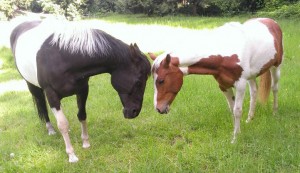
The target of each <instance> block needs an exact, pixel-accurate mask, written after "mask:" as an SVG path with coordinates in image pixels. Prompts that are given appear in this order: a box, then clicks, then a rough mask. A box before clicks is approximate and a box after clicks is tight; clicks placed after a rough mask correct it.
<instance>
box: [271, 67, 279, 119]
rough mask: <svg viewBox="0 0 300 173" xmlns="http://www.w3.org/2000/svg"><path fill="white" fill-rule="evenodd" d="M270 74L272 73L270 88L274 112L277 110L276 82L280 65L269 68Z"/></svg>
mask: <svg viewBox="0 0 300 173" xmlns="http://www.w3.org/2000/svg"><path fill="white" fill-rule="evenodd" d="M270 71H271V75H272V85H271V87H272V90H273V97H274V101H273V113H276V112H277V110H278V96H277V93H278V82H279V79H280V66H279V67H276V68H271V69H270Z"/></svg>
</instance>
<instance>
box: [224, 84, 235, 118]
mask: <svg viewBox="0 0 300 173" xmlns="http://www.w3.org/2000/svg"><path fill="white" fill-rule="evenodd" d="M223 93H224V95H225V97H226V99H227V103H228V106H229V109H230V111H231V113H233V106H234V101H235V97H234V95H233V91H232V88H229V89H227V90H226V91H224V92H223Z"/></svg>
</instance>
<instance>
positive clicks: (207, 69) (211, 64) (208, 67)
mask: <svg viewBox="0 0 300 173" xmlns="http://www.w3.org/2000/svg"><path fill="white" fill-rule="evenodd" d="M220 65H221V63H219V62H217V61H215V60H214V61H210V60H207V59H206V58H203V59H201V60H200V61H198V62H196V63H193V64H192V65H187V66H181V67H180V69H181V70H182V71H183V72H184V74H185V75H188V74H203V75H215V74H217V73H218V71H219V67H220Z"/></svg>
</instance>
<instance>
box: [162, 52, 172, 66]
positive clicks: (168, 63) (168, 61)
mask: <svg viewBox="0 0 300 173" xmlns="http://www.w3.org/2000/svg"><path fill="white" fill-rule="evenodd" d="M170 63H171V56H170V54H167V56H166V59H165V60H164V61H163V65H164V67H165V68H169V65H170Z"/></svg>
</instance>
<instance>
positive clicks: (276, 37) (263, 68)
mask: <svg viewBox="0 0 300 173" xmlns="http://www.w3.org/2000/svg"><path fill="white" fill-rule="evenodd" d="M194 32H195V33H194V34H193V38H186V40H183V42H180V43H179V44H180V46H179V47H178V48H176V49H174V50H173V51H170V52H166V53H163V54H162V55H160V56H158V57H156V56H155V55H154V54H152V53H149V54H150V57H151V58H152V59H153V60H154V62H153V66H152V73H153V77H154V88H155V93H154V105H155V108H156V109H157V111H158V112H159V113H168V112H169V108H170V104H171V103H172V102H173V100H174V99H175V97H176V94H177V93H178V92H179V90H180V88H181V86H182V84H183V76H184V75H189V74H205V75H213V76H214V78H215V79H216V81H217V82H218V83H219V87H220V89H221V90H222V91H223V93H224V95H225V96H226V99H227V102H228V105H229V108H230V110H231V111H232V113H233V116H234V132H233V139H232V142H234V141H235V140H236V136H237V133H238V132H239V131H240V118H241V115H242V105H243V99H244V94H245V89H246V83H247V82H248V84H249V86H250V96H251V98H250V109H249V113H248V118H247V122H249V121H250V120H251V119H252V118H253V116H254V111H255V104H256V95H257V86H256V80H255V79H256V77H258V76H261V81H260V86H259V88H260V92H259V93H260V96H261V100H262V101H263V102H266V100H267V98H268V96H269V93H270V88H271V86H272V90H273V96H274V102H273V109H274V112H276V111H277V108H278V102H277V100H278V98H277V91H278V81H279V78H280V65H281V62H282V59H283V45H282V31H281V29H280V27H279V25H278V24H277V23H276V22H275V21H273V20H272V19H268V18H257V19H251V20H248V21H246V22H245V23H243V24H240V23H237V22H231V23H227V24H225V25H223V26H221V27H219V28H216V29H213V30H211V31H194ZM190 43H192V44H190ZM233 87H235V88H236V93H235V96H234V94H233V90H232V88H233Z"/></svg>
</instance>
